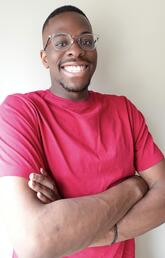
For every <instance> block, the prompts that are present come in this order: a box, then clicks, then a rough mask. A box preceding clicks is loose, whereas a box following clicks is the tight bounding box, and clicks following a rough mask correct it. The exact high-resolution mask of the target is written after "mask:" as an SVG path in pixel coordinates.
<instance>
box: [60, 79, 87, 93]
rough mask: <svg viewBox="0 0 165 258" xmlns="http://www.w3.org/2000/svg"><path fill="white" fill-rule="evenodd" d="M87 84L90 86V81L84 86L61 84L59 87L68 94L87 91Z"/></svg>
mask: <svg viewBox="0 0 165 258" xmlns="http://www.w3.org/2000/svg"><path fill="white" fill-rule="evenodd" d="M89 84H90V81H89V82H88V83H86V84H84V85H76V84H65V83H63V82H61V83H60V85H61V86H62V87H63V88H64V89H65V90H67V91H68V92H84V91H86V90H87V89H88V87H89Z"/></svg>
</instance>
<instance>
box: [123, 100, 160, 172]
mask: <svg viewBox="0 0 165 258" xmlns="http://www.w3.org/2000/svg"><path fill="white" fill-rule="evenodd" d="M126 102H127V109H128V113H129V120H130V124H131V129H132V135H133V143H134V166H135V169H136V171H138V172H140V171H143V170H145V169H148V168H150V167H152V166H154V165H156V164H157V163H159V162H160V161H161V160H163V159H164V155H163V153H162V152H161V151H160V149H159V148H158V146H157V145H156V144H155V142H154V140H153V137H152V136H151V134H150V132H149V130H148V126H147V124H146V122H145V119H144V116H143V114H142V113H141V112H140V111H139V110H138V109H137V108H136V107H135V105H134V104H132V103H131V102H130V101H129V100H128V99H127V100H126Z"/></svg>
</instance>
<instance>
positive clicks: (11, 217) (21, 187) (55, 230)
mask: <svg viewBox="0 0 165 258" xmlns="http://www.w3.org/2000/svg"><path fill="white" fill-rule="evenodd" d="M64 21H65V23H64ZM87 29H88V30H89V29H90V25H89V23H88V22H87V20H86V19H85V18H84V17H82V15H80V14H75V13H71V12H70V13H67V14H66V13H63V14H60V15H58V16H57V17H55V18H53V19H52V20H51V21H50V23H49V24H48V26H47V28H46V30H45V34H44V35H43V38H44V43H45V42H46V39H47V36H48V35H49V34H51V33H54V32H56V31H61V30H63V31H64V32H68V33H70V34H71V35H73V36H77V35H79V34H81V33H82V32H84V30H87ZM69 53H70V54H69ZM41 57H42V60H43V63H44V65H45V67H46V68H49V70H50V76H51V82H52V86H51V91H52V92H53V93H55V94H56V95H58V96H61V97H63V98H66V99H71V100H74V101H80V100H82V99H85V98H87V96H88V92H87V89H85V90H82V89H83V88H84V87H85V86H86V85H87V84H88V83H89V81H90V79H91V76H92V75H93V73H94V71H95V66H96V59H97V55H96V52H95V53H94V52H93V53H92V52H90V53H87V52H86V53H82V51H81V49H79V47H78V45H77V44H76V43H74V44H73V46H72V48H71V49H70V50H68V51H67V52H66V53H58V54H57V53H56V52H55V51H53V48H52V45H51V43H50V44H49V46H48V49H47V50H46V51H41ZM83 58H84V59H83ZM84 60H86V61H85V62H88V63H89V70H88V72H87V74H86V76H83V75H81V76H78V77H77V76H76V77H75V78H71V77H69V76H67V75H66V74H64V73H63V71H62V69H61V67H60V65H61V64H62V63H63V62H64V63H65V62H74V64H77V63H78V64H79V62H80V63H81V62H84ZM62 83H63V86H62ZM64 86H65V87H64ZM66 87H68V88H69V89H66ZM73 89H74V90H73ZM142 178H143V179H142ZM40 183H41V184H40V186H41V185H42V182H40ZM49 183H50V181H49ZM164 184H165V162H164V161H162V162H160V163H159V164H157V165H155V166H153V167H151V168H149V169H147V170H145V171H143V172H142V173H141V177H132V178H130V179H127V180H125V181H124V182H122V183H120V184H118V185H116V186H114V187H112V188H110V189H107V191H105V192H103V193H99V194H96V195H92V196H85V197H81V198H70V199H60V196H59V195H58V191H57V189H56V187H55V186H53V187H52V189H50V190H52V194H54V197H53V195H50V196H49V195H48V196H46V197H47V198H50V201H49V203H47V204H43V203H42V202H41V201H40V200H39V199H38V197H37V196H36V192H34V191H32V190H31V189H30V188H29V187H28V180H27V179H25V178H20V177H2V178H0V203H1V213H2V215H3V217H4V222H5V223H6V227H7V229H8V232H9V234H10V237H11V241H12V244H13V247H14V249H15V250H16V253H17V254H18V256H19V257H20V258H31V257H33V258H45V257H47V258H58V257H62V256H66V255H69V254H72V253H74V252H77V251H79V250H82V249H84V248H87V247H89V246H97V245H98V246H101V245H109V244H110V243H111V242H112V239H113V230H112V228H113V226H114V225H115V224H116V223H118V229H119V238H118V241H121V240H126V239H129V238H132V237H135V236H137V235H141V234H143V233H144V232H146V231H147V230H150V229H152V228H154V227H156V226H158V225H160V224H161V223H163V222H164V221H165V189H164ZM8 189H10V192H9V191H8ZM148 189H149V190H148ZM45 190H46V189H45ZM37 192H38V191H37ZM44 194H46V191H45V192H44ZM53 198H55V201H53V200H54V199H53ZM56 198H57V199H56ZM128 225H129V227H128ZM18 232H19V234H18Z"/></svg>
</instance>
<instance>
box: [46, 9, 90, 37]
mask: <svg viewBox="0 0 165 258" xmlns="http://www.w3.org/2000/svg"><path fill="white" fill-rule="evenodd" d="M59 32H65V33H70V34H71V35H79V34H81V33H83V32H92V27H91V25H90V23H89V21H88V20H87V19H86V17H85V16H83V15H81V14H79V13H76V12H64V13H61V14H58V15H56V16H55V17H53V18H51V19H50V20H49V23H48V24H47V26H46V28H45V31H44V38H45V37H48V35H51V34H53V33H59Z"/></svg>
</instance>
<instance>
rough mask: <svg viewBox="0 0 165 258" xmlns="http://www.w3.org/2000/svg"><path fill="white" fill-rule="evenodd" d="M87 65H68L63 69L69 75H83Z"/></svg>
mask: <svg viewBox="0 0 165 258" xmlns="http://www.w3.org/2000/svg"><path fill="white" fill-rule="evenodd" d="M87 67H88V66H87V65H68V66H64V67H63V69H64V70H65V71H66V72H69V73H81V72H84V71H85V70H86V69H87Z"/></svg>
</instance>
